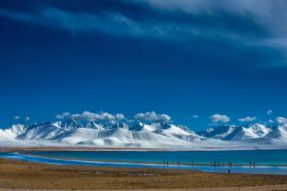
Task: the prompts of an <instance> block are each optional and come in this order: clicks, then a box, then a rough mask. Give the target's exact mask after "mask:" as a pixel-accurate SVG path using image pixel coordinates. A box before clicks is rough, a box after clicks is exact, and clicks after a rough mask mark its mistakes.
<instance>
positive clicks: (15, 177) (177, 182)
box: [0, 159, 287, 191]
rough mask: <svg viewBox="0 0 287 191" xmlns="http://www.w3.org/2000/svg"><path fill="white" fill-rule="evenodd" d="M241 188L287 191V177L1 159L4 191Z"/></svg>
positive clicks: (1, 177) (215, 189)
mask: <svg viewBox="0 0 287 191" xmlns="http://www.w3.org/2000/svg"><path fill="white" fill-rule="evenodd" d="M250 186H252V187H250ZM253 186H261V187H253ZM262 186H263V187H262ZM239 187H240V190H284V189H285V190H287V176H279V175H277V176H276V175H243V174H215V173H203V172H199V171H191V170H170V169H168V170H167V169H148V168H144V169H127V168H108V167H84V166H55V165H46V164H38V163H29V162H21V161H14V160H4V159H0V188H1V189H0V191H4V190H7V191H8V190H21V189H25V190H26V191H28V190H115V189H117V190H164V189H175V190H214V191H217V190H223V191H224V190H231V191H232V190H238V189H239ZM243 187H244V188H243ZM211 188H212V189H211Z"/></svg>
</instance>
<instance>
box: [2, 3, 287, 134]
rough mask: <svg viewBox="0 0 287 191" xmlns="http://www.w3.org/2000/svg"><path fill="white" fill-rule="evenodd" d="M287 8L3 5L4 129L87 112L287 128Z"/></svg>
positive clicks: (196, 125)
mask: <svg viewBox="0 0 287 191" xmlns="http://www.w3.org/2000/svg"><path fill="white" fill-rule="evenodd" d="M286 9H287V1H284V0H273V1H269V0H253V1H250V0H231V1H230V0H218V1H216V2H215V1H213V0H176V1H175V0H109V1H106V0H85V1H82V0H73V1H69V0H25V1H22V0H1V1H0V127H7V126H9V125H11V124H13V123H16V122H23V121H25V122H26V123H34V122H39V121H49V120H55V116H57V115H58V114H61V113H64V112H70V113H82V112H85V111H89V112H95V113H96V112H109V113H112V114H116V113H123V114H124V115H125V116H130V117H133V116H135V115H137V114H146V113H145V112H150V113H153V114H155V113H157V114H159V115H163V114H167V115H168V116H170V118H171V121H172V122H174V123H178V124H183V125H187V126H188V127H190V128H191V129H193V130H200V129H204V128H207V127H208V126H210V125H212V124H213V123H221V124H225V123H228V124H238V123H244V122H247V121H264V120H265V121H266V120H268V119H272V118H276V117H278V116H281V117H286V116H287V88H286V84H287V25H286V23H287V12H286ZM150 113H149V114H150Z"/></svg>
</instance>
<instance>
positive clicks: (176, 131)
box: [0, 118, 287, 149]
mask: <svg viewBox="0 0 287 191" xmlns="http://www.w3.org/2000/svg"><path fill="white" fill-rule="evenodd" d="M0 144H1V145H6V146H9V145H10V144H11V145H21V146H24V145H30V146H31V145H33V146H50V145H54V146H95V147H117V148H122V147H135V148H169V149H176V148H184V149H200V148H201V149H228V148H230V149H250V148H259V147H260V148H286V147H287V124H281V125H273V126H268V125H264V124H260V123H254V124H248V125H242V126H234V125H230V126H221V127H215V128H208V129H206V130H204V131H200V132H197V133H195V132H193V131H191V130H190V129H188V128H187V127H185V126H181V125H175V124H172V123H170V122H153V123H148V122H142V121H137V120H132V121H129V120H119V121H106V120H104V121H93V120H83V119H81V118H80V119H74V118H65V119H62V120H58V121H55V122H46V123H37V124H34V125H31V126H24V125H13V126H12V127H11V128H8V129H0Z"/></svg>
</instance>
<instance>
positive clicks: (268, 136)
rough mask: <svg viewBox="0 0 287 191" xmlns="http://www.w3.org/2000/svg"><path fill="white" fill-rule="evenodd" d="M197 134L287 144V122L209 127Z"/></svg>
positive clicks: (226, 138)
mask: <svg viewBox="0 0 287 191" xmlns="http://www.w3.org/2000/svg"><path fill="white" fill-rule="evenodd" d="M197 134H198V135H200V136H203V137H207V138H213V139H219V140H225V141H238V142H251V143H266V144H267V143H268V144H273V143H281V144H284V143H286V146H287V124H281V125H280V124H277V125H273V126H268V125H264V124H260V123H254V124H248V125H243V126H234V125H230V126H221V127H216V128H209V129H207V130H205V131H200V132H197Z"/></svg>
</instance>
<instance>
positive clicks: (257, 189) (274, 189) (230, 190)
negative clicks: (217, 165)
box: [0, 184, 287, 191]
mask: <svg viewBox="0 0 287 191" xmlns="http://www.w3.org/2000/svg"><path fill="white" fill-rule="evenodd" d="M280 190H281V191H286V190H287V185H286V184H284V185H267V186H245V187H219V188H188V189H133V190H131V191H280ZM0 191H35V189H2V188H0ZM40 191H70V190H43V189H42V190H41V189H40ZM78 191H84V190H78ZM90 191H96V190H90ZM97 191H99V190H97ZM102 191H114V190H102ZM117 191H126V190H117Z"/></svg>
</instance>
